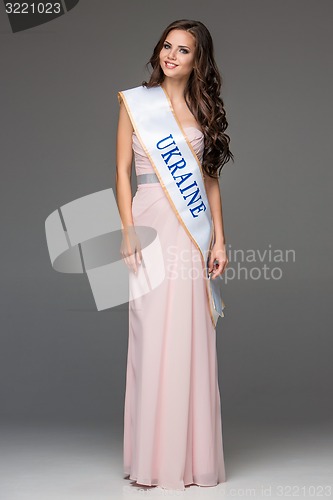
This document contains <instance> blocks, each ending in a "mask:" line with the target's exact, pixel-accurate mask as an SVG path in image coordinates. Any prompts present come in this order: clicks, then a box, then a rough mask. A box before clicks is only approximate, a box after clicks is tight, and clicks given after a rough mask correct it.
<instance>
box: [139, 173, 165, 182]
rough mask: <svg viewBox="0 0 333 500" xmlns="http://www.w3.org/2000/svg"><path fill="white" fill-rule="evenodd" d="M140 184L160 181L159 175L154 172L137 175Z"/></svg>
mask: <svg viewBox="0 0 333 500" xmlns="http://www.w3.org/2000/svg"><path fill="white" fill-rule="evenodd" d="M136 179H137V183H138V184H146V183H148V182H160V181H159V180H158V177H157V175H156V174H155V172H154V173H149V174H140V175H137V176H136Z"/></svg>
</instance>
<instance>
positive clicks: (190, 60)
mask: <svg viewBox="0 0 333 500" xmlns="http://www.w3.org/2000/svg"><path fill="white" fill-rule="evenodd" d="M194 55H195V38H194V36H193V35H191V33H189V32H187V31H185V30H179V29H174V30H171V31H169V33H168V35H167V37H166V39H165V40H164V44H163V47H162V50H161V52H160V66H161V68H162V71H163V72H164V75H165V76H166V77H169V78H175V79H187V78H188V77H189V76H190V74H191V71H192V69H193V66H194Z"/></svg>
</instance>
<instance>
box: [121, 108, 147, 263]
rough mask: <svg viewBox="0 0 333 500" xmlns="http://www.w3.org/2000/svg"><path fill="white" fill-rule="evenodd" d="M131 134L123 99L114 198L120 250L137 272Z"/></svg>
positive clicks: (129, 121) (137, 253)
mask: <svg viewBox="0 0 333 500" xmlns="http://www.w3.org/2000/svg"><path fill="white" fill-rule="evenodd" d="M132 134H133V125H132V122H131V120H130V117H129V116H128V113H127V110H126V107H125V105H124V103H123V101H121V102H120V110H119V119H118V130H117V154H116V200H117V205H118V210H119V214H120V218H121V223H122V231H123V239H122V243H121V248H120V252H121V254H122V255H123V258H124V260H125V263H126V265H127V266H128V267H129V268H130V269H132V270H133V271H134V272H137V264H140V263H141V257H142V255H141V245H140V240H139V238H138V237H137V235H136V233H135V229H134V223H133V215H132V189H131V176H132V161H133V150H132Z"/></svg>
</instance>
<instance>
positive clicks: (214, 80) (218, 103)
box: [142, 19, 234, 178]
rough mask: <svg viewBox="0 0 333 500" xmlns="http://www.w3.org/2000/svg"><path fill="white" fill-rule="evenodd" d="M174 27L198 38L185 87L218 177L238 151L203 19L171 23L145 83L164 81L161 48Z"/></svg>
mask: <svg viewBox="0 0 333 500" xmlns="http://www.w3.org/2000/svg"><path fill="white" fill-rule="evenodd" d="M173 29H179V30H185V31H188V32H189V33H191V34H192V35H193V36H194V38H195V40H196V48H195V55H194V57H195V59H194V68H193V70H192V72H191V74H190V76H189V79H188V81H187V84H186V87H185V90H184V98H185V102H186V104H187V106H188V108H189V109H190V111H191V112H192V114H193V115H194V117H195V118H196V120H197V122H198V123H200V125H201V128H202V132H203V134H204V138H205V141H204V143H205V146H204V152H203V158H202V167H203V169H204V171H205V172H206V173H207V174H208V175H209V176H210V177H213V178H218V177H219V175H220V173H221V170H222V168H223V166H224V165H225V164H226V163H227V162H228V161H229V160H230V159H232V161H234V155H233V154H232V153H231V151H230V149H229V143H230V137H229V136H228V135H227V134H226V133H225V130H226V128H227V127H228V122H227V119H226V112H225V109H224V102H223V99H222V98H221V97H220V92H221V85H222V77H221V75H220V73H219V70H218V67H217V64H216V62H215V59H214V47H213V40H212V37H211V34H210V33H209V31H208V29H207V28H206V26H205V25H204V24H203V23H201V22H200V21H191V20H189V19H181V20H178V21H174V22H173V23H171V24H169V26H167V28H166V29H165V30H164V32H163V33H162V36H161V38H160V39H159V41H158V43H157V44H156V46H155V48H154V51H153V55H152V56H151V58H150V59H149V61H148V63H147V64H146V67H147V68H149V65H151V67H152V73H151V75H150V79H149V81H148V82H146V81H144V82H142V85H143V86H145V87H148V88H149V87H156V86H158V85H160V84H161V83H162V82H163V80H164V78H165V75H164V73H163V70H162V68H161V66H160V59H159V56H160V52H161V50H162V48H163V44H164V42H165V39H166V38H167V36H168V33H169V32H170V31H171V30H173Z"/></svg>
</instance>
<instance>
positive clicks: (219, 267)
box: [208, 243, 229, 279]
mask: <svg viewBox="0 0 333 500" xmlns="http://www.w3.org/2000/svg"><path fill="white" fill-rule="evenodd" d="M214 261H218V262H215V263H214ZM228 262H229V260H228V257H227V252H226V249H225V245H223V244H219V243H215V244H214V245H213V247H212V249H211V252H210V256H209V261H208V271H209V273H210V272H212V271H213V273H212V276H211V277H212V279H215V278H217V276H219V275H220V274H222V273H224V270H225V268H226V267H227V265H228Z"/></svg>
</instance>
